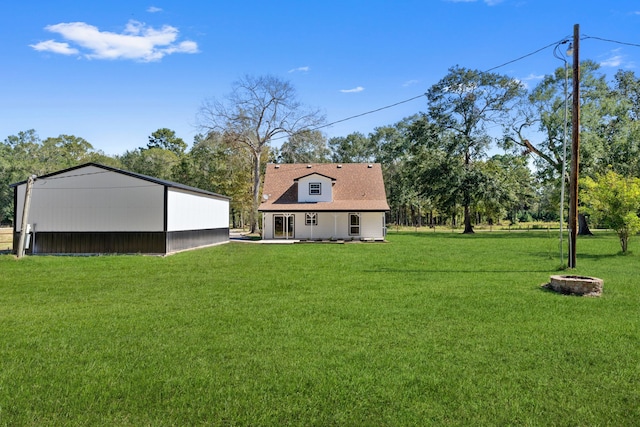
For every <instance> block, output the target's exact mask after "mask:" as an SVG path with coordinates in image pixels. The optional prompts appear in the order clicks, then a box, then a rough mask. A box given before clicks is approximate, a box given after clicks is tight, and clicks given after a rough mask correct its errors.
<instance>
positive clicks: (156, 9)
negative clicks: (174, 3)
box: [147, 6, 162, 13]
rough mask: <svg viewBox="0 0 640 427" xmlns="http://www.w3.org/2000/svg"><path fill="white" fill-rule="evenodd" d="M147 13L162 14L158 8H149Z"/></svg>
mask: <svg viewBox="0 0 640 427" xmlns="http://www.w3.org/2000/svg"><path fill="white" fill-rule="evenodd" d="M147 12H149V13H158V12H162V9H160V8H159V7H155V6H149V7H148V8H147Z"/></svg>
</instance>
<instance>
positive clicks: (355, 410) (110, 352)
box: [0, 231, 640, 426]
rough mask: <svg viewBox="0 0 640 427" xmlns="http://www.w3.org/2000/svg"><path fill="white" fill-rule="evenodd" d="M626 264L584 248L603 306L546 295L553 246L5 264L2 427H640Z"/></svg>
mask: <svg viewBox="0 0 640 427" xmlns="http://www.w3.org/2000/svg"><path fill="white" fill-rule="evenodd" d="M639 244H640V242H638V241H634V240H632V241H631V244H630V250H634V248H635V247H636V246H637V245H639ZM618 251H619V244H618V241H617V238H616V237H615V236H614V235H613V234H609V233H598V234H597V235H596V236H594V237H588V238H580V239H579V240H578V269H577V270H576V271H575V272H574V273H571V274H585V275H593V276H597V277H600V278H602V279H604V281H605V284H604V294H603V296H602V297H600V298H580V297H570V296H563V295H557V294H554V293H551V292H548V291H545V290H542V289H541V288H540V284H542V283H544V282H546V281H548V279H549V276H550V275H551V274H557V273H558V270H557V268H558V265H559V259H558V254H557V236H556V234H555V233H551V234H550V233H548V232H546V231H536V232H514V233H508V232H483V233H477V234H476V235H473V236H465V235H461V234H458V233H429V232H426V233H410V232H406V233H391V234H390V235H389V243H386V244H374V243H366V244H344V245H338V244H301V245H258V244H247V243H230V244H227V245H222V246H217V247H212V248H208V249H203V250H198V251H192V252H185V253H181V254H177V255H174V256H171V257H167V258H159V257H145V256H102V257H45V256H41V257H27V258H24V259H22V260H19V261H17V260H15V259H14V257H13V256H9V255H5V256H0V425H2V426H23V425H26V426H43V425H45V426H46V425H55V426H59V425H73V426H80V425H82V426H87V425H90V426H92V425H104V426H112V425H131V426H147V425H149V426H164V425H166V426H170V425H171V426H173V425H175V426H186V425H251V426H271V425H273V426H282V425H300V426H314V425H315V426H328V425H339V426H367V425H370V426H384V425H390V426H397V425H438V426H440V425H465V426H470V425H501V426H502V425H531V426H538V425H561V426H565V425H566V426H569V425H576V426H594V425H612V426H625V425H629V426H631V425H638V423H640V278H639V274H638V273H639V272H640V268H639V267H640V262H639V261H640V256H639V255H635V254H630V255H627V256H622V255H620V254H619V253H618ZM638 252H640V251H638Z"/></svg>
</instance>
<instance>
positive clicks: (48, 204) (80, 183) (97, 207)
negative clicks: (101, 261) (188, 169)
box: [15, 166, 164, 232]
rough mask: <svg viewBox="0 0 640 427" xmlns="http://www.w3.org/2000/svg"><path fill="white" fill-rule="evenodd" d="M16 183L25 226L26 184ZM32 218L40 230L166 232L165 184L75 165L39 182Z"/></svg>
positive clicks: (19, 211) (18, 225) (18, 227)
mask: <svg viewBox="0 0 640 427" xmlns="http://www.w3.org/2000/svg"><path fill="white" fill-rule="evenodd" d="M16 188H17V204H16V207H15V208H16V219H17V221H16V230H17V231H19V230H21V226H22V224H21V222H22V210H23V207H24V196H25V191H26V184H22V185H20V186H18V187H16ZM29 223H30V224H32V226H33V228H34V229H35V231H36V232H61V231H64V232H106V231H115V232H126V231H135V232H161V231H163V227H164V187H163V186H162V185H159V184H156V183H152V182H148V181H144V180H142V179H138V178H135V177H131V176H128V175H124V174H121V173H116V172H112V171H107V170H104V169H101V168H97V167H95V166H87V167H86V168H79V169H74V170H71V171H69V172H65V173H61V174H59V175H55V176H53V177H50V178H44V179H37V180H36V181H35V182H34V185H33V192H32V197H31V209H30V211H29Z"/></svg>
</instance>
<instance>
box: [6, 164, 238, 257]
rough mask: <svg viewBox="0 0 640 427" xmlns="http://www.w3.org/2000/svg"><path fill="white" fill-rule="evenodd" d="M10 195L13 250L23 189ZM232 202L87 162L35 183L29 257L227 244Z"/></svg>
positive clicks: (166, 251)
mask: <svg viewBox="0 0 640 427" xmlns="http://www.w3.org/2000/svg"><path fill="white" fill-rule="evenodd" d="M12 187H13V188H14V204H15V210H14V211H15V217H14V222H13V223H14V242H16V243H14V251H15V250H17V242H18V236H19V235H20V232H21V230H22V214H23V207H24V205H25V203H24V201H25V194H26V187H27V182H26V181H24V182H19V183H16V184H12ZM229 200H230V199H229V197H226V196H223V195H220V194H216V193H212V192H209V191H204V190H200V189H197V188H193V187H189V186H186V185H182V184H178V183H176V182H171V181H165V180H161V179H158V178H153V177H150V176H145V175H141V174H137V173H133V172H127V171H124V170H120V169H116V168H113V167H110V166H105V165H100V164H97V163H87V164H84V165H80V166H76V167H73V168H70V169H65V170H62V171H58V172H54V173H51V174H48V175H43V176H41V177H37V178H36V179H35V181H34V183H33V186H32V193H31V203H30V208H29V209H28V219H27V223H28V224H29V228H30V231H31V235H30V244H29V249H28V251H27V252H28V253H33V254H69V253H153V254H169V253H173V252H178V251H182V250H186V249H191V248H197V247H202V246H209V245H213V244H217V243H223V242H227V241H228V240H229Z"/></svg>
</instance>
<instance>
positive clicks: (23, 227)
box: [16, 176, 33, 258]
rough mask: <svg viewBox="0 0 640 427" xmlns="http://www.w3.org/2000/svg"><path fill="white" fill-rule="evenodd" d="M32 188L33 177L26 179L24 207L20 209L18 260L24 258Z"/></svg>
mask: <svg viewBox="0 0 640 427" xmlns="http://www.w3.org/2000/svg"><path fill="white" fill-rule="evenodd" d="M32 187H33V176H30V177H29V178H27V188H26V190H25V192H24V207H23V208H22V222H21V223H20V240H19V241H18V252H17V253H16V255H17V256H18V258H22V257H23V256H24V246H25V242H26V240H27V224H28V222H29V209H30V207H31V190H32Z"/></svg>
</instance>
